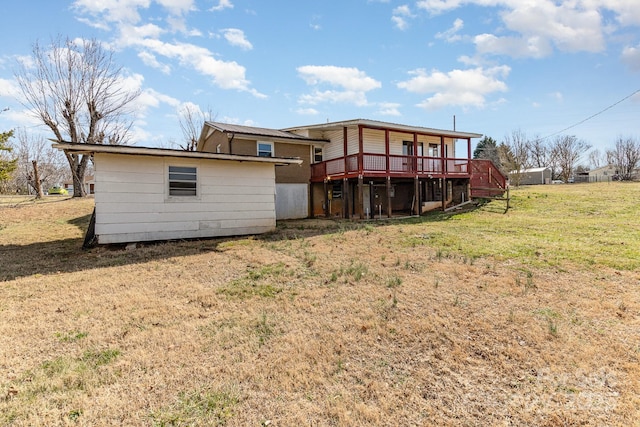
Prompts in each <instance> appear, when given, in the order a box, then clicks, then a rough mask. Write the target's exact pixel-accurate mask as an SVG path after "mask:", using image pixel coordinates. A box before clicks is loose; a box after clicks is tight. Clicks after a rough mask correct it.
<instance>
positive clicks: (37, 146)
mask: <svg viewBox="0 0 640 427" xmlns="http://www.w3.org/2000/svg"><path fill="white" fill-rule="evenodd" d="M16 134H17V140H18V143H17V145H16V147H15V151H16V154H17V156H18V170H17V173H16V174H15V177H14V186H15V188H16V190H18V191H20V192H24V191H27V190H28V189H31V191H29V193H31V192H32V191H35V193H36V195H38V194H41V192H42V191H43V190H44V189H47V188H49V187H51V186H53V185H56V184H62V183H63V182H64V181H66V180H68V179H69V178H70V176H71V175H70V173H69V167H68V165H67V166H66V167H65V163H66V159H65V157H64V155H63V154H62V153H61V152H60V151H59V150H56V149H55V148H53V147H52V146H51V144H50V143H49V142H48V141H47V140H46V139H45V138H44V137H43V136H41V135H34V134H30V133H28V132H27V131H26V130H25V129H18V131H17V132H16ZM34 162H35V163H34ZM36 175H38V179H36Z"/></svg>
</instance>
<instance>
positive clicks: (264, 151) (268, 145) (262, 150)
mask: <svg viewBox="0 0 640 427" xmlns="http://www.w3.org/2000/svg"><path fill="white" fill-rule="evenodd" d="M258 156H260V157H273V143H272V142H261V141H258Z"/></svg>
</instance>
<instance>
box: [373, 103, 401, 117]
mask: <svg viewBox="0 0 640 427" xmlns="http://www.w3.org/2000/svg"><path fill="white" fill-rule="evenodd" d="M378 108H379V109H378V111H376V112H375V114H378V115H380V116H394V117H398V116H401V115H402V114H400V110H399V109H398V108H400V104H397V103H394V102H380V103H379V104H378Z"/></svg>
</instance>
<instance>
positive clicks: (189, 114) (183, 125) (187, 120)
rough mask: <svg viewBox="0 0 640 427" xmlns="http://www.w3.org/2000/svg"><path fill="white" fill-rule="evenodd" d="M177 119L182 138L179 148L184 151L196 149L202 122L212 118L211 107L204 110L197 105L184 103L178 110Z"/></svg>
mask: <svg viewBox="0 0 640 427" xmlns="http://www.w3.org/2000/svg"><path fill="white" fill-rule="evenodd" d="M178 120H179V122H180V129H181V130H182V136H183V138H184V144H180V148H181V149H183V150H185V151H196V149H197V148H198V139H199V138H200V132H202V128H203V126H204V122H205V121H207V120H213V114H212V112H211V109H208V110H207V111H206V112H204V111H202V110H201V109H200V107H198V106H197V105H195V104H192V103H186V104H184V105H183V106H182V107H181V108H180V110H179V111H178Z"/></svg>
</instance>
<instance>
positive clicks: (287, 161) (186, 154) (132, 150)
mask: <svg viewBox="0 0 640 427" xmlns="http://www.w3.org/2000/svg"><path fill="white" fill-rule="evenodd" d="M52 146H53V148H57V149H59V150H63V151H65V152H67V153H73V154H95V153H104V154H121V155H138V156H154V157H179V158H190V159H208V160H228V161H236V162H253V163H273V164H276V165H291V164H296V165H300V164H302V160H301V159H300V158H286V157H259V156H245V155H239V154H222V153H205V152H202V151H183V150H172V149H165V148H152V147H132V146H125V145H97V144H74V143H55V144H53V145H52Z"/></svg>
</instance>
